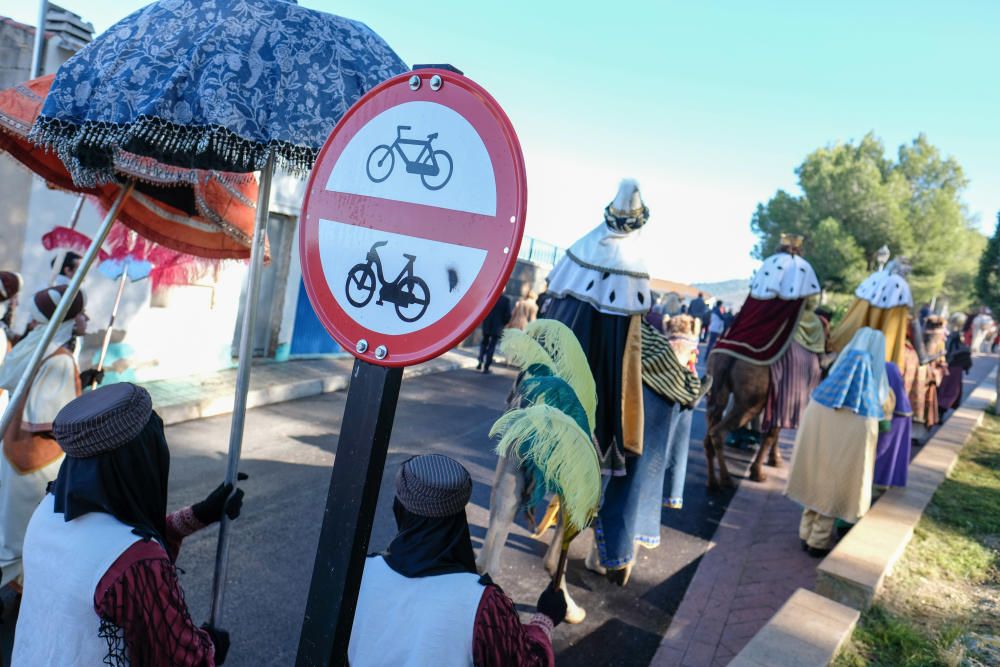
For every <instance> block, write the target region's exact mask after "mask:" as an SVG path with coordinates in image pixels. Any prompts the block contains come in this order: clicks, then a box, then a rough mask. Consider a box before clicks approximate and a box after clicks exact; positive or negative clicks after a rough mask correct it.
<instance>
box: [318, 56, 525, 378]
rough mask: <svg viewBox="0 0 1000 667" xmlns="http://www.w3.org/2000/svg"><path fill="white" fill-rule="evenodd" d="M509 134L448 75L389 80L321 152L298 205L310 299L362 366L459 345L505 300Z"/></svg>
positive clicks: (516, 228)
mask: <svg viewBox="0 0 1000 667" xmlns="http://www.w3.org/2000/svg"><path fill="white" fill-rule="evenodd" d="M526 208H527V184H526V179H525V171H524V159H523V157H522V155H521V147H520V144H519V142H518V140H517V135H516V134H515V132H514V128H513V127H512V126H511V124H510V121H509V120H508V119H507V116H506V114H504V112H503V110H502V109H501V108H500V105H499V104H497V102H496V100H494V99H493V98H492V97H491V96H490V95H489V93H487V92H486V91H485V90H484V89H483V88H481V87H480V86H479V85H477V84H476V83H474V82H473V81H471V80H470V79H468V78H466V77H464V76H462V75H460V74H457V73H455V72H452V71H447V70H444V69H420V70H415V71H414V72H410V73H408V74H403V75H400V76H398V77H395V78H393V79H390V80H388V81H386V82H385V83H383V84H382V85H380V86H378V87H377V88H375V89H374V90H372V91H371V92H369V93H368V94H367V95H365V97H363V98H362V99H361V100H360V101H359V102H358V103H357V104H355V105H354V106H353V107H352V108H351V109H350V111H348V112H347V114H346V115H345V116H344V118H343V119H342V120H341V121H340V122H339V123H338V124H337V126H336V128H334V131H333V133H332V134H331V135H330V138H329V139H328V140H327V142H326V144H325V145H324V146H323V149H322V151H320V154H319V158H318V159H317V161H316V166H315V168H314V169H313V172H312V176H311V177H310V179H309V185H308V187H307V190H306V198H305V202H304V203H303V207H302V217H301V229H300V235H299V252H300V258H301V264H302V276H303V281H304V283H305V287H306V292H307V293H308V295H309V300H310V301H311V302H312V305H313V309H314V310H315V311H316V314H317V316H318V317H319V320H320V322H322V323H323V326H324V327H325V328H326V330H327V331H328V332H330V335H331V336H333V338H334V339H335V340H336V341H337V342H338V343H339V344H340V345H341V346H343V347H344V349H346V350H348V351H350V352H351V353H353V354H354V355H355V356H356V357H358V358H359V359H363V360H364V361H368V362H371V363H374V364H378V365H382V366H394V367H395V366H409V365H412V364H416V363H420V362H423V361H427V360H428V359H432V358H434V357H436V356H438V355H440V354H442V353H443V352H445V351H447V350H449V349H451V348H453V347H454V346H455V345H457V344H458V343H459V342H461V340H462V339H463V338H465V337H466V336H468V335H469V333H470V332H471V331H472V330H473V329H474V328H475V327H476V325H478V324H479V322H480V321H481V320H482V319H483V317H485V315H486V313H487V312H488V311H489V309H490V308H491V307H492V306H493V304H494V302H496V300H497V299H498V298H499V296H500V294H501V293H502V292H503V290H504V287H505V285H506V283H507V280H508V278H509V277H510V274H511V271H512V270H513V268H514V264H515V262H516V261H517V253H518V249H519V248H520V245H521V236H522V235H523V232H524V219H525V211H526Z"/></svg>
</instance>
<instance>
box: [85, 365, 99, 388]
mask: <svg viewBox="0 0 1000 667" xmlns="http://www.w3.org/2000/svg"><path fill="white" fill-rule="evenodd" d="M95 382H96V383H97V384H101V383H102V382H104V371H99V370H97V369H96V368H88V369H87V370H85V371H82V372H81V373H80V384H81V385H82V386H84V387H89V386H90V385H92V384H94V383H95Z"/></svg>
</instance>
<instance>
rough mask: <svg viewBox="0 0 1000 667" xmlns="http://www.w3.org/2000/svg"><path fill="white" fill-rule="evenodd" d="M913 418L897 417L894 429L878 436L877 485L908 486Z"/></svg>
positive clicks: (894, 419) (894, 420)
mask: <svg viewBox="0 0 1000 667" xmlns="http://www.w3.org/2000/svg"><path fill="white" fill-rule="evenodd" d="M912 423H913V418H912V417H901V416H898V415H897V416H895V417H893V418H892V428H891V429H890V430H889V432H887V433H881V434H879V436H878V445H877V446H876V448H875V485H876V486H906V473H907V470H908V469H909V467H910V444H911V443H910V427H911V425H912Z"/></svg>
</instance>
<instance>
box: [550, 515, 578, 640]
mask: <svg viewBox="0 0 1000 667" xmlns="http://www.w3.org/2000/svg"><path fill="white" fill-rule="evenodd" d="M565 530H566V529H565V526H564V524H563V522H562V515H560V516H559V523H558V524H556V532H555V535H553V536H552V542H550V543H549V548H548V550H547V551H546V552H545V559H544V560H543V561H542V563H543V564H544V565H545V570H546V571H547V572H548V573H549V574H550V575H551V576H553V577H554V576H555V575H556V570H558V569H559V556H560V555H562V541H563V533H564V532H565ZM559 587H560V588H562V591H563V594H564V595H565V596H566V622H567V623H571V624H576V623H582V622H583V619H584V618H586V617H587V610H585V609H584V608H583V607H581V606H579V605H578V604H577V603H576V602H574V601H573V598H572V597H570V594H569V589H568V588H566V573H565V572H564V573H563V576H562V580H561V581H560V582H559Z"/></svg>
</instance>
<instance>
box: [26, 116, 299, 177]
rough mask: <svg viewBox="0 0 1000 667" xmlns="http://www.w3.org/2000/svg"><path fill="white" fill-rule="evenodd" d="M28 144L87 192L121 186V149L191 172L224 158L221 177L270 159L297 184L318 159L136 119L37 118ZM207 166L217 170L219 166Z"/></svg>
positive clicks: (227, 134)
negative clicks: (49, 155) (55, 160)
mask: <svg viewBox="0 0 1000 667" xmlns="http://www.w3.org/2000/svg"><path fill="white" fill-rule="evenodd" d="M28 138H29V140H30V141H32V142H33V143H35V144H36V145H39V146H42V147H45V148H46V149H48V150H54V151H55V152H56V154H57V155H58V156H59V158H60V159H61V160H62V161H63V163H64V164H65V165H66V167H67V169H69V172H70V174H71V175H72V177H73V182H74V183H76V184H77V185H78V186H80V187H86V188H92V187H95V186H96V185H101V184H106V183H117V182H119V179H117V178H116V176H115V151H116V150H120V149H127V150H129V151H130V152H135V153H139V152H140V151H141V152H142V153H143V154H146V155H148V156H149V157H152V158H154V159H156V160H159V161H161V162H164V163H167V164H173V165H182V166H186V167H194V168H198V167H200V166H201V165H199V164H198V161H199V159H201V160H203V161H208V160H209V158H210V157H211V156H224V157H225V159H226V163H227V164H226V165H225V169H222V170H221V171H231V172H252V171H258V170H260V169H262V168H263V167H264V165H266V164H267V160H268V158H269V157H270V156H271V154H272V153H273V154H274V156H275V159H276V162H277V165H278V167H279V168H281V169H283V170H284V171H287V172H288V173H290V174H291V175H293V176H296V177H298V178H306V177H307V176H308V175H309V172H310V171H311V170H312V167H313V164H314V163H315V161H316V156H317V154H318V151H317V150H315V149H313V148H311V147H309V146H297V145H294V144H290V143H287V142H281V141H271V142H268V143H261V142H256V141H251V140H248V139H245V138H243V137H240V136H239V135H237V134H235V133H234V132H231V131H230V130H228V129H226V128H224V127H222V126H221V125H211V126H204V125H203V126H186V125H178V124H176V123H170V122H167V121H164V120H163V119H161V118H156V117H154V116H140V117H139V118H137V119H136V121H135V122H134V123H129V124H128V125H120V124H117V123H108V122H103V121H87V122H85V123H84V124H83V125H79V124H77V123H72V122H69V121H65V120H61V119H58V118H52V117H49V116H39V117H38V118H37V119H36V120H35V123H34V125H32V127H31V131H30V132H29V134H28ZM81 157H82V158H83V159H81ZM206 166H207V168H209V169H211V168H217V169H218V168H219V165H218V163H217V162H216V163H214V164H209V165H206ZM202 168H204V167H202Z"/></svg>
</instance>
